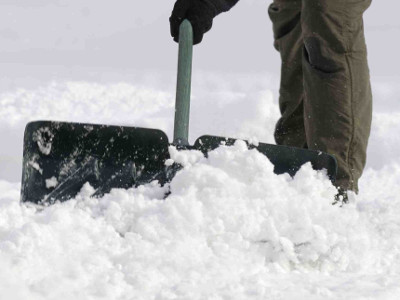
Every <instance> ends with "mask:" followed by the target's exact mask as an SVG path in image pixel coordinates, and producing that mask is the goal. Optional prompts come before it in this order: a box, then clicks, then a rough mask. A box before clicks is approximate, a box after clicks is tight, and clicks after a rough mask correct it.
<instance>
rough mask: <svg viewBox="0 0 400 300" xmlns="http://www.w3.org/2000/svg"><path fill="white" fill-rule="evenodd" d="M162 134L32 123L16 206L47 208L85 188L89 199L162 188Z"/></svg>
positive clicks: (164, 145)
mask: <svg viewBox="0 0 400 300" xmlns="http://www.w3.org/2000/svg"><path fill="white" fill-rule="evenodd" d="M168 146H169V143H168V138H167V136H166V135H165V133H164V132H162V131H160V130H156V129H145V128H139V127H125V126H108V125H94V124H82V123H65V122H53V121H36V122H31V123H29V124H28V125H27V126H26V129H25V135H24V155H23V173H22V189H21V201H23V202H33V203H37V204H52V203H54V202H55V201H65V200H68V199H71V198H73V197H74V196H76V194H77V193H78V192H79V191H80V190H81V188H82V186H83V185H84V184H85V183H86V182H89V183H90V185H91V186H92V187H93V188H94V190H95V194H94V195H99V196H100V195H103V194H104V193H107V192H109V191H110V190H111V189H112V188H129V187H132V186H136V185H140V184H143V183H148V182H151V181H152V180H158V181H159V182H160V183H163V182H165V181H166V180H167V179H166V177H165V172H164V169H165V160H166V159H168V158H169V154H168Z"/></svg>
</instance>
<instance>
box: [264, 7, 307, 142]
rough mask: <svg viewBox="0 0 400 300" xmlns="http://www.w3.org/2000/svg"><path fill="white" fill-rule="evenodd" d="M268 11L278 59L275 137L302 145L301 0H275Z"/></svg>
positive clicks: (303, 140) (277, 140)
mask: <svg viewBox="0 0 400 300" xmlns="http://www.w3.org/2000/svg"><path fill="white" fill-rule="evenodd" d="M268 11H269V15H270V18H271V20H272V24H273V30H274V38H275V43H274V46H275V48H276V49H277V50H278V51H279V52H280V55H281V60H282V66H281V86H280V90H279V108H280V111H281V118H280V119H279V121H278V123H277V124H276V127H275V140H276V143H277V144H279V145H287V146H294V147H300V148H306V147H307V146H306V137H305V131H304V120H303V100H304V92H303V71H302V49H303V40H302V34H301V23H300V19H301V14H300V12H301V0H275V1H274V2H273V3H272V4H271V5H270V7H269V10H268Z"/></svg>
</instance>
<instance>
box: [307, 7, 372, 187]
mask: <svg viewBox="0 0 400 300" xmlns="http://www.w3.org/2000/svg"><path fill="white" fill-rule="evenodd" d="M370 3H371V0H323V1H322V0H303V5H302V12H301V27H302V34H303V42H304V55H303V76H304V92H305V98H304V99H305V100H304V123H305V131H306V139H307V145H308V147H309V148H310V149H316V150H321V151H324V152H327V153H329V154H333V155H335V157H336V159H337V161H338V167H339V170H338V174H337V183H336V185H337V186H338V187H340V188H342V189H343V190H353V191H356V192H357V191H358V179H359V178H360V176H361V174H362V171H363V169H364V166H365V161H366V148H367V143H368V138H369V134H370V127H371V119H372V96H371V88H370V81H369V70H368V64H367V51H366V46H365V40H364V28H363V18H362V16H363V13H364V11H365V10H366V9H367V8H368V6H369V5H370Z"/></svg>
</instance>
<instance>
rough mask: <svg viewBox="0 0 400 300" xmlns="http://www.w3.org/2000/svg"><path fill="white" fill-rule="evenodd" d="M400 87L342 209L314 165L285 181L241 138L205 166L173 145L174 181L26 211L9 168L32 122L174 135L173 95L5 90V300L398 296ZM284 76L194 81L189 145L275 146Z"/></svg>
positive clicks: (1, 258)
mask: <svg viewBox="0 0 400 300" xmlns="http://www.w3.org/2000/svg"><path fill="white" fill-rule="evenodd" d="M162 76H165V77H164V82H169V81H171V82H173V80H171V78H170V76H169V75H168V76H166V75H165V74H164V75H162ZM162 76H161V77H162ZM222 78H223V79H222ZM395 81H396V80H395V79H393V82H392V83H390V81H388V80H386V79H385V80H384V81H381V80H379V79H376V81H375V82H376V84H375V86H376V88H375V89H374V91H375V103H376V105H375V111H374V128H373V132H372V136H371V143H370V152H369V161H368V167H367V169H366V171H365V174H364V176H363V177H362V180H361V182H360V194H359V195H351V201H350V203H349V204H347V205H344V206H342V207H341V206H340V205H332V202H333V198H334V195H335V192H336V190H335V188H334V187H333V186H332V185H331V183H330V182H329V180H328V179H327V177H326V174H325V173H324V172H316V171H313V170H312V169H311V167H310V166H309V165H305V166H304V167H303V168H302V169H301V170H300V171H299V172H298V174H297V175H296V176H295V177H294V178H290V177H289V176H288V175H280V176H277V175H275V174H274V173H273V172H272V165H271V164H270V162H269V161H268V159H267V158H266V157H264V156H263V155H261V154H260V153H258V152H257V151H256V150H247V148H246V147H245V145H244V143H243V142H238V143H236V144H235V145H234V146H232V147H226V146H223V147H220V148H218V149H217V150H215V151H213V152H211V153H210V155H209V157H208V158H204V157H203V156H202V155H199V153H198V152H196V151H176V149H174V148H170V153H171V156H172V160H171V161H169V162H168V163H172V161H176V162H179V163H181V164H183V165H184V166H185V167H184V169H183V170H181V171H180V172H179V173H178V174H177V176H176V177H175V178H174V179H173V181H172V182H171V184H170V185H167V186H164V187H160V186H159V184H158V183H157V182H152V183H150V184H148V185H145V186H140V187H138V188H132V189H129V190H119V189H115V190H112V191H111V192H110V193H109V194H107V195H105V196H104V197H102V198H91V197H90V195H91V193H92V192H93V190H92V188H91V187H90V186H89V185H85V186H84V187H83V189H82V191H81V193H80V194H79V195H78V196H77V197H76V199H73V200H70V201H67V202H65V203H58V204H56V205H53V206H51V207H46V208H43V207H35V206H33V205H29V204H21V203H20V202H19V196H20V195H19V189H20V184H19V183H13V182H18V179H17V180H14V179H7V174H9V173H12V172H15V173H17V174H20V165H18V164H19V161H18V159H17V158H18V156H19V155H20V153H19V151H20V149H21V148H22V134H23V126H24V125H25V123H26V122H28V121H29V120H34V119H41V118H51V119H57V120H68V121H85V122H92V123H93V122H94V123H108V124H111V123H113V124H125V125H126V124H128V125H140V126H145V127H150V128H160V129H163V130H164V131H165V132H167V134H168V135H169V137H170V138H171V132H172V126H173V125H172V119H173V106H174V97H173V88H165V85H163V84H161V83H160V82H158V83H154V82H153V83H152V84H149V83H148V82H147V83H146V82H145V81H143V82H139V83H137V84H136V85H132V84H128V83H111V84H101V83H95V82H70V81H66V82H52V83H49V84H44V85H42V86H40V87H38V88H34V89H24V88H19V89H16V90H10V91H7V92H4V93H2V94H0V123H1V128H2V132H4V133H5V134H4V135H3V136H2V140H3V141H6V140H7V139H8V138H9V141H10V142H9V143H8V148H7V143H5V144H4V147H3V148H2V150H1V151H2V152H1V157H2V160H1V161H0V163H1V166H2V169H3V171H2V172H3V173H2V174H4V175H2V176H1V177H0V178H1V179H0V299H16V300H18V299H33V300H35V299H385V300H386V299H398V298H399V297H400V286H399V284H398V282H399V280H400V219H399V215H400V196H399V195H400V164H399V157H398V155H397V153H398V151H397V149H398V148H399V145H400V141H399V139H398V136H397V135H396V134H394V131H395V129H396V128H400V117H399V114H400V107H399V106H398V104H396V103H397V102H396V99H397V100H398V95H399V94H400V93H399V92H400V91H399V88H398V87H397V86H396V85H395ZM238 82H240V84H238ZM276 82H277V80H276V77H275V76H269V75H267V74H252V75H243V74H235V75H227V74H218V73H214V74H201V75H199V76H197V77H196V78H195V81H194V92H193V105H192V118H191V136H192V139H191V140H192V141H193V140H194V138H196V137H198V136H200V135H201V134H203V133H211V134H216V135H223V136H233V137H241V138H249V139H251V140H252V141H253V142H254V143H257V142H259V141H262V142H272V141H273V140H272V132H273V127H274V123H275V122H276V119H277V117H278V115H279V113H278V107H277V103H276V90H274V89H273V87H275V88H276V86H275V84H276ZM211 83H212V84H211ZM266 87H267V88H268V87H270V88H271V89H270V90H269V89H267V88H266ZM396 97H397V98H396ZM6 133H8V134H7V135H6ZM7 149H8V150H7ZM10 157H14V161H15V163H14V164H12V167H7V164H6V163H7V162H9V161H10V159H9V158H10ZM11 161H12V160H11ZM17 161H18V162H17ZM168 191H170V192H171V194H170V195H169V196H168V197H167V198H164V196H165V194H166V193H167V192H168Z"/></svg>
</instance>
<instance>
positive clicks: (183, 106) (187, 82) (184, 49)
mask: <svg viewBox="0 0 400 300" xmlns="http://www.w3.org/2000/svg"><path fill="white" fill-rule="evenodd" d="M192 57H193V28H192V25H191V24H190V22H189V21H188V20H183V22H182V23H181V25H180V27H179V54H178V79H177V85H176V102H175V124H174V141H173V144H174V145H176V146H187V145H189V114H190V91H191V79H192Z"/></svg>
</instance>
